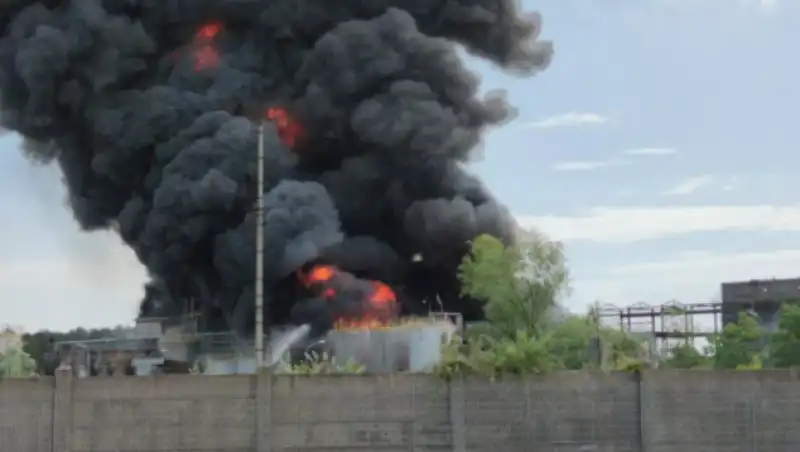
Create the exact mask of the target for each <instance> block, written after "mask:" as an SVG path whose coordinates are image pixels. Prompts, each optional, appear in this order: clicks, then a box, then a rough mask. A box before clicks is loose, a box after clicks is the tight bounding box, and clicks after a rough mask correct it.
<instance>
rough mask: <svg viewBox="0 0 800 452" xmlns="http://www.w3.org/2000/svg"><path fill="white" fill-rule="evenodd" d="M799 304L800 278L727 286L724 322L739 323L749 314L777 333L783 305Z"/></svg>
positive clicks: (723, 295)
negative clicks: (742, 316)
mask: <svg viewBox="0 0 800 452" xmlns="http://www.w3.org/2000/svg"><path fill="white" fill-rule="evenodd" d="M799 301H800V278H791V279H763V280H750V281H740V282H728V283H723V284H722V323H723V324H727V323H730V322H735V321H736V319H737V317H738V316H739V313H740V312H749V313H752V314H755V318H756V320H758V322H759V325H760V326H761V328H762V329H764V331H768V332H769V331H775V329H776V328H777V327H778V319H779V315H780V309H781V306H782V305H783V304H784V303H797V302H799Z"/></svg>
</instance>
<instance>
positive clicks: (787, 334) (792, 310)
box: [769, 304, 800, 368]
mask: <svg viewBox="0 0 800 452" xmlns="http://www.w3.org/2000/svg"><path fill="white" fill-rule="evenodd" d="M769 352H770V353H769V354H770V359H771V362H772V365H773V366H775V367H781V368H784V367H796V366H800V306H798V305H796V304H784V305H783V306H781V311H780V319H779V320H778V330H777V331H776V332H775V333H774V334H773V335H772V337H771V339H770V342H769Z"/></svg>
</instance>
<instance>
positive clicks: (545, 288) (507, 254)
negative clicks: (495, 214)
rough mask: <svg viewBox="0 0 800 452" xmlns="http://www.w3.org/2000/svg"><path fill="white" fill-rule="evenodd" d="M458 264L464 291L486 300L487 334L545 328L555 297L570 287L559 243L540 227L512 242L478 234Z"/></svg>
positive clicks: (505, 334) (510, 335)
mask: <svg viewBox="0 0 800 452" xmlns="http://www.w3.org/2000/svg"><path fill="white" fill-rule="evenodd" d="M459 270H460V278H461V282H462V290H463V292H464V294H465V295H469V296H472V297H474V298H477V299H481V300H485V305H484V310H485V312H486V318H487V320H488V321H489V325H490V327H491V330H492V331H491V334H493V335H495V336H499V337H505V338H514V337H516V335H517V332H518V331H528V332H532V333H533V335H534V336H535V335H536V334H537V333H539V332H541V331H543V329H544V328H546V327H547V324H548V321H549V320H552V313H553V311H554V309H555V307H556V304H557V301H558V299H559V297H560V296H561V295H562V294H564V293H565V292H566V291H567V290H568V289H569V276H568V271H567V267H566V262H565V258H564V253H563V248H562V246H561V244H559V243H556V242H552V241H550V240H548V239H547V238H546V237H545V236H544V235H543V234H540V233H538V232H526V233H525V236H524V237H523V238H522V240H520V241H519V242H518V243H517V244H516V245H515V246H510V247H506V246H504V245H503V244H502V243H501V242H500V241H499V240H497V239H496V238H494V237H491V236H488V235H482V236H479V237H477V238H476V239H475V241H474V242H473V244H472V252H471V253H470V254H468V255H467V256H466V257H465V258H464V260H463V262H462V263H461V266H460V268H459Z"/></svg>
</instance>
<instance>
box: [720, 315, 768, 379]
mask: <svg viewBox="0 0 800 452" xmlns="http://www.w3.org/2000/svg"><path fill="white" fill-rule="evenodd" d="M759 339H761V329H760V328H759V327H758V322H757V321H756V319H755V318H754V317H753V316H752V315H750V314H747V313H744V312H743V313H740V314H739V318H738V319H737V321H736V322H733V323H729V324H727V325H725V328H723V329H722V332H721V333H720V334H719V335H717V336H716V337H715V338H714V339H713V350H714V358H713V364H714V367H715V368H717V369H743V368H753V367H756V368H758V367H760V356H759V355H760V350H759V349H758V346H757V342H758V341H759Z"/></svg>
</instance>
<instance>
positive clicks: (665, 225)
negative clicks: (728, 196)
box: [517, 204, 800, 243]
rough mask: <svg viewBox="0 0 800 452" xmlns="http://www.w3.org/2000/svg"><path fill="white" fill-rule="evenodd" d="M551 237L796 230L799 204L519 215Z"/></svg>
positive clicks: (624, 238)
mask: <svg viewBox="0 0 800 452" xmlns="http://www.w3.org/2000/svg"><path fill="white" fill-rule="evenodd" d="M517 218H518V221H519V223H520V225H521V226H523V227H536V228H539V229H540V230H542V231H543V232H545V233H547V234H548V235H549V236H551V237H552V238H554V239H557V240H563V241H577V240H583V241H593V242H605V243H631V242H638V241H643V240H653V239H660V238H664V237H670V236H676V235H683V234H690V233H696V232H714V231H751V232H752V231H781V232H787V231H791V232H796V231H800V205H793V206H775V205H769V204H765V205H752V206H713V205H712V206H693V207H680V206H674V207H647V206H642V207H595V208H592V209H591V210H589V212H588V213H587V214H585V215H579V216H554V215H544V216H519V217H517Z"/></svg>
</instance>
